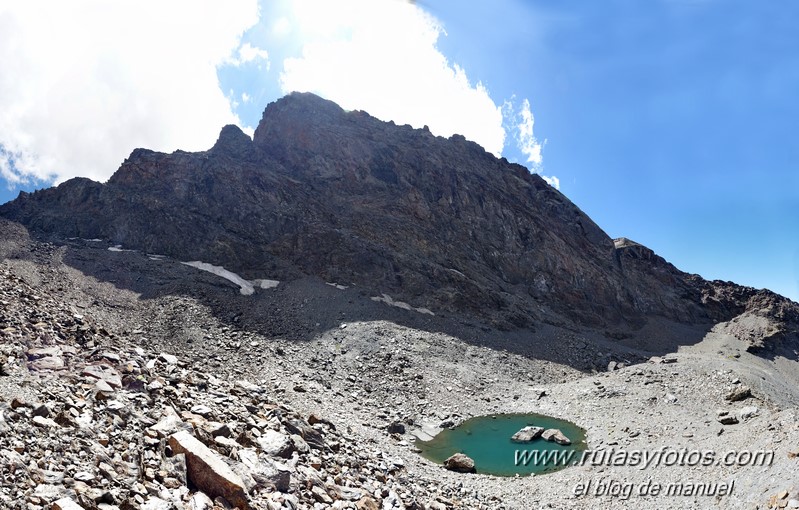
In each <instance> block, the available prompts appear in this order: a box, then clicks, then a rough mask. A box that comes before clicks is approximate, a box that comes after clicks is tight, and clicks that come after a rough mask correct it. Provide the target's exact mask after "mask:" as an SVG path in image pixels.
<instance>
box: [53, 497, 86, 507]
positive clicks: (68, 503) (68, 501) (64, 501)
mask: <svg viewBox="0 0 799 510" xmlns="http://www.w3.org/2000/svg"><path fill="white" fill-rule="evenodd" d="M52 508H53V510H83V507H82V506H80V505H79V504H77V503H75V502H74V501H73V500H72V498H61V499H59V500H58V501H56V502H54V503H53V507H52Z"/></svg>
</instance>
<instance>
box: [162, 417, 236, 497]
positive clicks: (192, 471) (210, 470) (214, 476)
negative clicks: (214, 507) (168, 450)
mask: <svg viewBox="0 0 799 510" xmlns="http://www.w3.org/2000/svg"><path fill="white" fill-rule="evenodd" d="M169 446H171V447H172V451H173V452H175V453H185V454H186V471H187V474H188V478H189V481H190V482H191V483H193V484H194V485H195V486H196V487H197V488H198V489H200V490H201V491H203V492H205V493H206V494H208V495H209V496H212V497H216V496H222V497H223V498H225V499H227V500H228V501H230V502H231V503H232V504H234V505H235V506H238V507H239V508H241V509H242V510H247V509H249V508H250V505H249V501H248V499H247V494H246V491H245V489H244V482H243V481H242V480H241V478H240V477H239V476H238V475H237V474H236V473H234V472H233V470H232V469H230V467H229V466H228V465H227V464H226V463H225V461H224V460H222V458H221V457H219V456H218V455H217V454H216V453H214V452H213V451H212V450H210V449H209V448H208V447H207V446H205V445H204V444H202V443H201V442H200V441H198V440H197V439H196V438H195V437H194V436H193V435H191V433H189V432H187V431H181V432H178V433H176V434H173V435H171V436H169Z"/></svg>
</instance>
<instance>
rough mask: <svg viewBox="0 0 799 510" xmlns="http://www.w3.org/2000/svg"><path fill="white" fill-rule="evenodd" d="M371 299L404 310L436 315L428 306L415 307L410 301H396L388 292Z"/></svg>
mask: <svg viewBox="0 0 799 510" xmlns="http://www.w3.org/2000/svg"><path fill="white" fill-rule="evenodd" d="M371 299H372V301H378V302H382V303H385V304H387V305H389V306H396V307H397V308H402V309H403V310H408V311H414V312H419V313H424V314H427V315H435V314H434V313H433V312H432V311H430V310H429V309H427V308H414V307H412V306H411V305H409V304H408V303H405V302H404V301H394V299H392V298H391V296H389V295H388V294H383V296H382V297H378V296H374V297H372V298H371Z"/></svg>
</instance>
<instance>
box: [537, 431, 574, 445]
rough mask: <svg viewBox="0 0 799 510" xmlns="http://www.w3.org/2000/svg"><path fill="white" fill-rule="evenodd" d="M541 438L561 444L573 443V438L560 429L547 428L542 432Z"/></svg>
mask: <svg viewBox="0 0 799 510" xmlns="http://www.w3.org/2000/svg"><path fill="white" fill-rule="evenodd" d="M541 438H542V439H544V440H545V441H552V442H553V443H558V444H561V445H570V444H572V442H571V439H569V438H568V437H566V435H565V434H564V433H563V432H561V431H560V429H546V430H545V431H544V432H542V433H541Z"/></svg>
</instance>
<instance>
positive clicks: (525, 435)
mask: <svg viewBox="0 0 799 510" xmlns="http://www.w3.org/2000/svg"><path fill="white" fill-rule="evenodd" d="M543 432H544V427H535V426H532V425H528V426H526V427H524V428H523V429H521V430H519V431H518V432H516V433H515V434H513V435H512V436H511V438H510V440H511V441H513V442H514V443H530V442H532V441H533V440H535V439H538V438H539V437H541V434H542V433H543Z"/></svg>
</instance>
